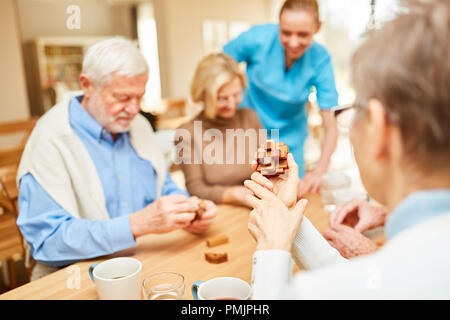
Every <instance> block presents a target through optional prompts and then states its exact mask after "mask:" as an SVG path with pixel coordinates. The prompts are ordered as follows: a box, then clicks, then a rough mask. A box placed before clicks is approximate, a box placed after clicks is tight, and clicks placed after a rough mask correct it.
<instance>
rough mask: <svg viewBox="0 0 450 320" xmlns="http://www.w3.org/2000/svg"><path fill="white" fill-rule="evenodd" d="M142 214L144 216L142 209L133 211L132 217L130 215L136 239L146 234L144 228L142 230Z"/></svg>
mask: <svg viewBox="0 0 450 320" xmlns="http://www.w3.org/2000/svg"><path fill="white" fill-rule="evenodd" d="M141 216H142V210H140V211H136V212H133V213H131V214H130V217H129V219H130V230H131V233H132V234H133V237H134V238H135V239H136V238H138V237H140V236H141V235H143V234H144V233H143V230H142V219H141Z"/></svg>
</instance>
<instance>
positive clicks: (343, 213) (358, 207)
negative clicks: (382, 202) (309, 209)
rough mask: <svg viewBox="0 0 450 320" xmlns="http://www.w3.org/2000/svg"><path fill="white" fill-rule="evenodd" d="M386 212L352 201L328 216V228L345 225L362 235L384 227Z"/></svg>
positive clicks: (365, 203)
mask: <svg viewBox="0 0 450 320" xmlns="http://www.w3.org/2000/svg"><path fill="white" fill-rule="evenodd" d="M386 216H387V211H386V210H385V209H384V208H380V207H374V206H371V205H370V204H369V203H368V202H367V201H364V200H360V199H353V200H351V201H349V202H347V203H346V204H344V205H342V206H340V207H338V208H337V209H336V210H334V211H333V212H332V213H331V214H330V226H332V227H336V226H337V225H340V224H346V225H348V226H350V227H352V228H354V229H355V230H356V231H358V232H360V233H362V232H365V231H367V230H370V229H373V228H376V227H379V226H382V225H384V223H385V221H386Z"/></svg>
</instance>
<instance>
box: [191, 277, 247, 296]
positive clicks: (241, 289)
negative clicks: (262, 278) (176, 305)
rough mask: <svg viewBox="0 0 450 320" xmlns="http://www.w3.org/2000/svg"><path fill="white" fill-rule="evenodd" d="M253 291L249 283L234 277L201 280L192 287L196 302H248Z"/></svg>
mask: <svg viewBox="0 0 450 320" xmlns="http://www.w3.org/2000/svg"><path fill="white" fill-rule="evenodd" d="M251 291H252V290H251V287H250V285H249V284H248V283H247V282H245V281H244V280H241V279H239V278H233V277H221V278H214V279H211V280H208V281H205V282H203V281H201V280H199V281H197V282H195V283H194V284H193V285H192V295H193V296H194V299H195V300H248V299H249V298H250V297H251Z"/></svg>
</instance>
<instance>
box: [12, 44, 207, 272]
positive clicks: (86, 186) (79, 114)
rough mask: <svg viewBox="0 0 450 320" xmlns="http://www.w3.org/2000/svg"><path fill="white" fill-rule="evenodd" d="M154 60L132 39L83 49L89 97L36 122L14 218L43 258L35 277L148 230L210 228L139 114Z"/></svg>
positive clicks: (21, 172) (123, 245) (55, 109)
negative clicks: (177, 181)
mask: <svg viewBox="0 0 450 320" xmlns="http://www.w3.org/2000/svg"><path fill="white" fill-rule="evenodd" d="M148 72H149V71H148V65H147V63H146V61H145V59H144V57H143V56H142V54H141V53H140V51H139V50H138V49H137V47H136V46H135V45H134V44H133V43H132V42H131V41H129V40H126V39H123V38H112V39H108V40H104V41H101V42H99V43H97V44H95V45H93V46H92V47H91V48H89V50H88V51H87V52H86V55H85V58H84V61H83V70H82V74H81V75H80V85H81V88H82V90H83V95H81V96H78V97H75V98H73V99H71V100H70V101H63V102H61V103H59V104H57V105H56V106H54V107H53V108H52V109H51V110H50V111H49V112H47V113H46V114H45V115H44V116H43V117H42V118H41V119H40V120H39V121H38V123H37V125H36V127H35V129H34V131H33V133H32V134H31V136H30V139H29V141H28V143H27V146H26V148H25V151H24V154H23V156H22V160H21V163H20V166H19V172H18V176H17V182H18V185H19V217H18V220H17V224H18V226H19V228H20V230H21V232H22V234H23V236H24V239H25V240H26V242H27V244H28V246H29V251H30V253H31V255H32V257H33V258H34V260H36V261H37V262H38V263H37V264H36V266H35V267H34V268H33V274H32V280H33V279H36V278H39V277H41V276H42V275H45V274H47V273H49V272H51V271H53V270H56V268H58V267H62V266H66V265H68V264H71V263H74V262H76V261H80V260H84V259H89V258H94V257H98V256H103V255H107V254H111V253H113V252H117V251H119V250H122V249H126V248H129V247H132V246H134V245H135V244H136V242H135V239H136V238H137V237H139V236H141V235H145V234H148V233H165V232H170V231H172V230H176V229H180V228H185V229H186V230H188V231H191V232H202V231H204V230H205V229H206V228H207V227H208V226H209V225H210V224H211V223H212V221H213V219H214V217H215V216H216V206H215V205H214V203H212V202H211V201H206V212H205V214H204V215H203V216H202V218H201V219H199V220H195V222H191V221H192V220H193V219H194V217H195V213H194V212H195V210H196V209H197V208H198V203H199V199H197V198H195V197H189V194H188V193H187V192H186V191H185V190H182V189H179V188H178V187H177V185H176V184H175V183H174V182H173V180H172V179H171V178H170V175H169V174H168V172H167V170H166V168H165V165H164V159H163V156H162V154H161V152H159V150H158V147H157V145H156V143H155V141H154V138H153V132H152V129H151V127H150V124H149V123H148V121H147V120H146V119H144V118H143V117H142V116H141V115H138V113H139V109H140V102H141V99H142V97H143V95H144V92H145V85H146V83H147V80H148Z"/></svg>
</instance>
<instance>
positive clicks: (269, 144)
mask: <svg viewBox="0 0 450 320" xmlns="http://www.w3.org/2000/svg"><path fill="white" fill-rule="evenodd" d="M275 146H276V144H275V140H267V141H266V146H265V149H266V150H272V149H274V148H275Z"/></svg>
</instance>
